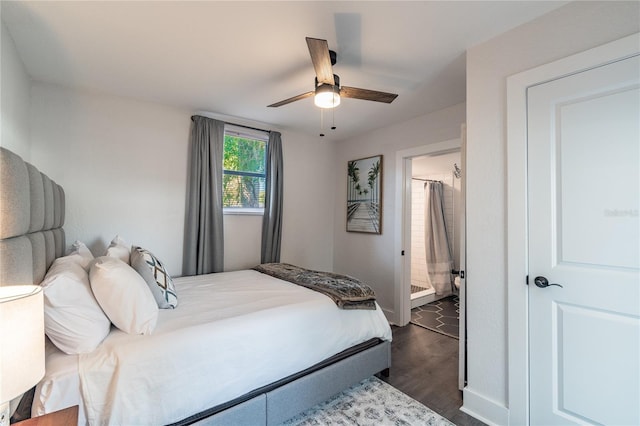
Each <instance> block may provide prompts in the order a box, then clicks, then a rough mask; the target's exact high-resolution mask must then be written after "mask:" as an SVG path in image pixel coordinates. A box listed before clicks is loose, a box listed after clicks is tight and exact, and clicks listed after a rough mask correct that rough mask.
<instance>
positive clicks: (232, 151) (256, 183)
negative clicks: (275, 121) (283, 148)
mask: <svg viewBox="0 0 640 426" xmlns="http://www.w3.org/2000/svg"><path fill="white" fill-rule="evenodd" d="M266 148H267V144H266V142H264V141H261V140H256V139H246V138H242V137H239V136H231V135H227V134H225V137H224V160H223V169H224V172H223V177H222V189H223V195H222V205H223V207H227V208H229V207H231V208H234V207H235V208H264V197H265V184H266V170H265V159H266Z"/></svg>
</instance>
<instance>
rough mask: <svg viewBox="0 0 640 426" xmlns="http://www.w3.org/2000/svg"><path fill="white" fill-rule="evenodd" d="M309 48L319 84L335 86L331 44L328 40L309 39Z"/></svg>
mask: <svg viewBox="0 0 640 426" xmlns="http://www.w3.org/2000/svg"><path fill="white" fill-rule="evenodd" d="M307 46H308V47H309V54H310V55H311V62H313V68H315V70H316V77H317V78H318V83H327V84H331V85H332V86H333V85H334V84H335V82H334V80H333V69H332V68H331V55H330V54H329V44H328V43H327V40H321V39H319V38H311V37H307Z"/></svg>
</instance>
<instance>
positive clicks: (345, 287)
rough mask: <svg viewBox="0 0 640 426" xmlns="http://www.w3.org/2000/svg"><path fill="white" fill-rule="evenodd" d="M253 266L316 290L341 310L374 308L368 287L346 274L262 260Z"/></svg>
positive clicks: (374, 296) (371, 292) (371, 291)
mask: <svg viewBox="0 0 640 426" xmlns="http://www.w3.org/2000/svg"><path fill="white" fill-rule="evenodd" d="M253 269H254V270H256V271H258V272H262V273H263V274H267V275H271V276H272V277H276V278H279V279H281V280H285V281H289V282H292V283H294V284H298V285H300V286H302V287H306V288H309V289H311V290H315V291H317V292H320V293H322V294H324V295H326V296H328V297H330V298H331V299H332V300H333V301H334V302H336V305H338V307H339V308H341V309H376V304H375V300H376V295H375V293H374V292H373V290H372V289H371V287H369V286H368V285H366V284H363V283H362V282H360V281H359V280H357V279H355V278H352V277H349V276H346V275H340V274H334V273H332V272H320V271H312V270H310V269H305V268H301V267H299V266H294V265H289V264H288V263H263V264H262V265H258V266H256V267H254V268H253Z"/></svg>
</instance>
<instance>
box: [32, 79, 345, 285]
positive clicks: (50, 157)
mask: <svg viewBox="0 0 640 426" xmlns="http://www.w3.org/2000/svg"><path fill="white" fill-rule="evenodd" d="M31 103H32V113H31V147H30V155H31V160H32V162H33V163H34V164H36V165H37V166H38V167H39V168H40V169H41V170H42V171H43V172H44V173H46V174H48V175H49V176H50V177H51V178H52V179H54V180H56V182H58V183H59V184H61V185H62V186H63V187H64V188H65V191H66V197H67V216H66V223H65V229H66V232H67V243H68V244H71V243H72V242H73V241H74V240H76V239H80V240H82V241H84V242H85V243H86V244H87V245H89V247H90V248H91V249H92V250H93V252H94V254H96V255H100V254H102V253H103V252H104V249H105V247H106V245H107V244H108V243H109V241H110V240H111V239H112V238H113V236H114V235H115V234H117V233H118V234H120V235H121V237H123V238H124V239H125V240H126V241H128V242H129V243H132V244H137V245H140V246H142V247H145V248H148V249H149V250H151V251H152V252H153V253H154V254H156V255H157V256H158V257H159V258H160V259H162V260H163V261H164V262H165V264H166V266H167V268H168V270H169V272H170V273H171V274H172V275H180V274H181V271H182V251H183V238H184V211H185V203H186V179H187V158H188V145H189V126H190V124H191V119H190V117H191V115H192V114H193V113H192V112H191V111H187V110H184V109H177V108H173V107H169V106H165V105H159V104H154V103H149V102H140V101H136V100H132V99H127V98H122V97H117V96H111V95H104V94H98V93H91V92H86V91H79V90H71V89H67V88H62V87H59V86H54V85H50V84H43V83H34V84H33V87H32V97H31ZM282 133H283V135H282V141H283V157H284V163H285V165H284V176H285V181H284V192H285V195H284V200H285V201H284V214H283V215H284V219H283V220H284V230H283V242H282V261H284V262H290V263H297V264H300V265H302V266H307V267H312V268H318V269H332V264H333V251H332V246H333V233H332V230H333V189H334V184H333V182H334V179H335V177H334V173H333V162H332V160H333V155H334V154H333V146H332V145H331V144H326V143H324V142H323V141H321V140H319V138H308V137H304V136H300V135H297V134H294V133H287V132H282ZM309 159H312V161H309ZM318 200H319V201H318ZM261 227H262V217H261V216H232V215H227V216H225V269H227V270H234V269H241V268H247V267H250V266H254V265H256V264H258V263H259V262H260V238H261Z"/></svg>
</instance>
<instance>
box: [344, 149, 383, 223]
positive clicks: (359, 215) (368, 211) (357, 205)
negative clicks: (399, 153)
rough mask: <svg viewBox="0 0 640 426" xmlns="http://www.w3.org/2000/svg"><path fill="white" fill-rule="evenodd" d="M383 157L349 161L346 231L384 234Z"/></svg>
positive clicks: (376, 156)
mask: <svg viewBox="0 0 640 426" xmlns="http://www.w3.org/2000/svg"><path fill="white" fill-rule="evenodd" d="M382 160H383V159H382V155H375V156H373V157H366V158H360V159H357V160H351V161H349V162H347V211H346V213H347V232H362V233H367V234H382Z"/></svg>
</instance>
